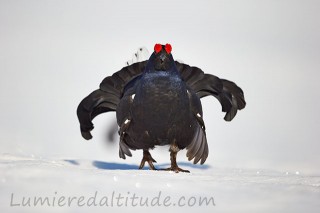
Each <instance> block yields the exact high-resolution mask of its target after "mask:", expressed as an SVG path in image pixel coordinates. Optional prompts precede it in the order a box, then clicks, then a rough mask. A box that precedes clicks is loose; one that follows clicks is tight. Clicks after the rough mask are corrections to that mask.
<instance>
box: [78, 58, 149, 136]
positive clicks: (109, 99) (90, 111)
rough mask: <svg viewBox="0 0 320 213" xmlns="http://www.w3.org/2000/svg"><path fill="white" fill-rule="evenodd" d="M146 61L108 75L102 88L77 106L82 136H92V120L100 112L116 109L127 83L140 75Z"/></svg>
mask: <svg viewBox="0 0 320 213" xmlns="http://www.w3.org/2000/svg"><path fill="white" fill-rule="evenodd" d="M145 65H146V61H144V62H139V63H135V64H132V65H130V66H127V67H124V68H122V69H121V70H120V71H118V72H116V73H114V74H113V75H112V76H108V77H106V78H105V79H103V81H102V82H101V84H100V89H97V90H95V91H93V92H92V93H91V94H89V95H88V96H87V97H85V98H84V99H83V100H82V101H81V102H80V104H79V106H78V108H77V116H78V119H79V122H80V130H81V134H82V137H84V138H85V139H86V140H89V139H91V138H92V135H91V133H90V131H91V130H92V129H93V128H94V126H93V123H92V120H93V119H94V118H95V117H96V116H97V115H99V114H101V113H105V112H109V111H116V109H117V106H118V104H119V102H120V98H121V97H122V93H123V90H124V87H125V85H126V84H127V83H128V82H129V81H130V80H131V79H133V78H134V77H136V76H138V75H140V74H141V73H142V72H143V70H144V68H145Z"/></svg>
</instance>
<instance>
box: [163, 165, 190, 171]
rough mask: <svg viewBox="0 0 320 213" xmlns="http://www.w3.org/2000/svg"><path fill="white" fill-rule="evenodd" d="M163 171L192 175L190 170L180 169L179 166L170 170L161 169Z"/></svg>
mask: <svg viewBox="0 0 320 213" xmlns="http://www.w3.org/2000/svg"><path fill="white" fill-rule="evenodd" d="M161 170H162V171H173V172H175V173H179V172H186V173H190V171H189V170H185V169H181V168H180V167H178V166H171V167H169V168H166V169H161Z"/></svg>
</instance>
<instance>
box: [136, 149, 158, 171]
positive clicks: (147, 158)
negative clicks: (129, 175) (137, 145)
mask: <svg viewBox="0 0 320 213" xmlns="http://www.w3.org/2000/svg"><path fill="white" fill-rule="evenodd" d="M146 162H148V164H149V168H150V169H151V170H157V169H156V168H155V167H154V165H153V163H157V161H156V160H155V159H153V158H152V156H151V154H150V152H149V151H148V150H143V158H142V160H141V163H140V166H139V169H142V168H143V167H144V165H145V163H146Z"/></svg>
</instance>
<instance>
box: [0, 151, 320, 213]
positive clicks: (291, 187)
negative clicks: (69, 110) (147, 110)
mask: <svg viewBox="0 0 320 213" xmlns="http://www.w3.org/2000/svg"><path fill="white" fill-rule="evenodd" d="M124 162H125V161H124ZM179 165H180V166H181V167H182V168H185V169H189V170H190V171H191V173H173V172H166V171H150V170H147V169H146V170H138V169H137V168H138V165H132V164H126V163H110V162H102V161H92V160H79V159H68V158H65V159H43V158H38V157H35V156H31V157H27V156H21V155H20V156H19V155H11V154H2V155H1V156H0V188H1V192H0V198H1V203H0V205H1V206H0V209H1V212H88V211H92V212H108V211H111V212H126V211H130V212H147V211H148V212H149V211H150V210H151V209H150V208H152V211H153V212H161V211H169V212H173V211H174V212H182V211H183V212H194V211H196V210H200V211H201V212H318V211H319V209H320V176H304V175H302V174H300V173H299V172H276V171H264V170H261V171H257V170H249V169H239V168H237V169H231V168H219V167H215V166H209V165H207V166H196V165H193V164H191V163H183V162H180V163H179ZM156 166H157V168H165V167H167V166H168V165H166V164H161V165H158V164H156ZM95 193H97V196H96V204H97V206H93V205H91V206H86V205H85V206H82V207H79V206H77V205H76V203H75V202H74V203H71V205H70V207H69V206H66V204H65V205H64V206H62V207H60V206H58V205H57V202H56V203H55V206H52V205H51V206H48V205H44V206H39V205H38V206H36V207H34V206H31V207H26V206H24V207H23V206H10V205H11V204H12V205H17V204H19V203H20V204H21V202H22V201H21V200H22V198H23V197H26V198H28V197H30V198H31V199H33V198H34V197H37V196H38V197H39V196H41V197H46V196H47V197H48V198H50V199H51V200H53V198H54V197H56V200H58V199H59V197H61V196H65V197H67V198H68V197H77V198H79V197H80V196H84V197H85V201H84V202H85V203H86V200H87V201H88V200H89V198H90V197H94V195H95ZM112 193H115V194H116V195H118V194H119V193H121V195H122V196H127V197H130V195H131V196H132V195H133V194H135V195H136V196H138V197H142V198H143V199H146V198H148V199H149V200H151V199H152V198H154V197H157V196H158V195H159V193H160V194H161V199H159V200H161V202H162V201H163V200H164V198H165V197H166V196H170V199H171V200H170V203H171V204H172V205H171V206H169V207H165V206H163V203H162V204H161V202H159V203H160V205H161V206H159V205H158V204H159V203H156V206H154V207H150V205H151V204H150V203H149V206H148V207H146V206H139V205H138V206H132V205H131V204H130V202H128V203H127V206H117V203H116V202H114V204H113V205H114V206H113V207H111V206H110V205H111V202H109V203H108V205H109V206H99V202H100V201H101V199H102V197H104V196H106V197H108V198H109V201H110V200H111V196H112ZM182 196H184V197H185V200H187V201H188V200H189V199H191V201H190V202H191V205H192V204H193V202H194V200H195V199H200V198H199V197H202V198H204V197H207V198H210V197H212V198H213V202H211V203H209V205H208V206H205V205H202V206H199V205H197V204H195V205H193V206H183V207H180V206H177V205H178V204H177V202H178V201H179V199H180V197H182ZM67 198H66V199H67ZM92 199H93V198H92ZM197 201H198V200H197ZM88 202H89V201H88ZM119 204H121V202H120V203H119ZM122 204H123V205H124V204H125V203H124V200H122ZM182 204H184V203H182ZM213 204H214V205H213ZM185 205H187V204H185Z"/></svg>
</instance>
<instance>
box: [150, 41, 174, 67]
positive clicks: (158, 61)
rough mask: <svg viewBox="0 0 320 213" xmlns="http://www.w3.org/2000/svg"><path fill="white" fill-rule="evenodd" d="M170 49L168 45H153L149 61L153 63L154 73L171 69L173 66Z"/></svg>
mask: <svg viewBox="0 0 320 213" xmlns="http://www.w3.org/2000/svg"><path fill="white" fill-rule="evenodd" d="M171 51H172V47H171V45H170V44H166V45H162V44H155V45H154V52H153V54H152V55H151V57H150V59H149V60H152V62H153V68H154V70H156V71H166V70H169V69H171V68H172V66H173V64H174V60H173V57H172V55H171Z"/></svg>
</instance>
